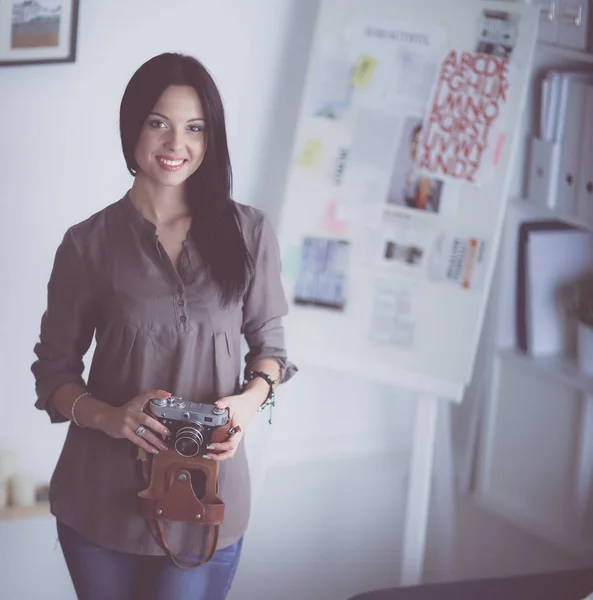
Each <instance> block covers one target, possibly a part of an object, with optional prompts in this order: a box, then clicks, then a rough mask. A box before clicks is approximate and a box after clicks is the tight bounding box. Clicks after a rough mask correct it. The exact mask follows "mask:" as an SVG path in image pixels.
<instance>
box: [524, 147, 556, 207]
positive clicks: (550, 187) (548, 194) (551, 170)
mask: <svg viewBox="0 0 593 600" xmlns="http://www.w3.org/2000/svg"><path fill="white" fill-rule="evenodd" d="M561 150H562V146H561V145H560V144H557V143H555V142H553V141H547V140H543V139H540V138H537V137H536V138H533V139H532V140H531V148H530V152H531V156H530V159H529V184H528V186H529V188H528V189H529V191H528V197H529V198H528V199H529V202H531V203H532V204H537V205H539V206H545V207H546V208H554V206H555V204H556V197H557V195H558V173H559V171H560V152H561Z"/></svg>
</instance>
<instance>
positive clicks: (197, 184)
mask: <svg viewBox="0 0 593 600" xmlns="http://www.w3.org/2000/svg"><path fill="white" fill-rule="evenodd" d="M120 132H121V142H122V148H123V153H124V157H125V160H126V164H127V167H128V170H129V172H130V173H131V174H132V175H133V177H134V182H133V185H132V187H131V189H130V190H129V191H128V192H127V193H126V194H125V195H124V196H123V198H121V199H120V200H118V201H117V202H114V203H113V204H110V205H109V206H107V207H106V208H105V209H103V210H102V211H100V212H98V213H96V214H95V215H93V216H91V217H90V218H88V219H87V220H85V221H83V222H82V223H78V224H76V225H74V226H73V227H71V228H70V229H69V230H68V231H67V232H66V234H65V236H64V239H63V241H62V243H61V244H60V246H59V248H58V250H57V253H56V257H55V261H54V267H53V270H52V274H51V277H50V281H49V284H48V304H47V310H46V312H45V313H44V315H43V319H42V323H41V334H40V340H39V343H38V344H37V345H36V346H35V352H36V354H37V360H36V361H35V363H34V364H33V366H32V370H33V373H34V375H35V378H36V386H37V403H36V406H37V408H39V409H41V410H45V411H47V413H48V415H49V417H50V419H51V420H52V422H63V421H66V420H70V421H71V424H70V427H69V429H68V435H67V438H66V441H65V444H64V448H63V451H62V453H61V456H60V459H59V461H58V464H57V466H56V469H55V471H54V474H53V477H52V480H51V485H50V502H51V511H52V513H53V514H54V515H55V516H56V518H57V523H58V534H59V539H60V543H61V546H62V549H63V551H64V556H65V558H66V563H67V565H68V568H69V570H70V574H71V576H72V580H73V583H74V586H75V588H76V591H77V595H78V597H79V598H81V599H84V600H95V599H97V600H98V599H103V598H111V599H116V598H133V597H134V598H135V597H143V598H144V597H146V598H148V597H150V598H157V599H159V600H160V599H165V598H166V599H167V600H177V599H181V598H187V597H190V596H191V597H192V598H193V599H194V600H206V599H207V600H222V599H223V598H225V596H226V594H227V592H228V590H229V588H230V585H231V582H232V579H233V576H234V573H235V569H236V566H237V561H238V559H239V554H240V550H241V543H242V539H243V535H244V533H245V531H246V529H247V522H248V518H249V503H250V485H249V476H248V469H247V458H246V453H245V449H244V444H242V443H241V441H242V437H243V433H244V431H245V430H246V428H247V427H248V425H249V422H250V420H251V419H252V417H253V416H254V414H255V413H256V412H257V410H258V409H260V408H261V407H262V405H266V404H267V403H270V402H273V398H274V388H275V386H276V385H277V384H279V383H281V382H283V381H286V380H287V379H289V378H290V377H292V375H293V374H294V373H295V372H296V367H295V366H294V365H293V364H292V363H290V362H289V361H288V359H287V354H286V350H285V346H284V333H283V326H282V318H283V317H284V316H285V315H286V313H287V310H288V307H287V304H286V301H285V296H284V291H283V289H282V284H281V280H280V258H279V252H278V244H277V241H276V237H275V235H274V232H273V230H272V227H271V225H270V223H269V221H268V219H267V218H266V217H265V216H264V214H263V213H262V212H261V211H259V210H256V209H254V208H252V207H250V206H246V205H243V204H239V203H237V202H235V201H234V200H233V199H232V198H231V166H230V160H229V152H228V147H227V138H226V129H225V122H224V111H223V107H222V101H221V98H220V95H219V93H218V90H217V88H216V85H215V84H214V81H213V79H212V77H211V76H210V74H209V73H208V71H207V70H206V69H205V68H204V67H203V66H202V65H201V63H199V62H198V61H197V60H195V59H194V58H191V57H188V56H184V55H179V54H163V55H160V56H157V57H155V58H153V59H151V60H149V61H148V62H147V63H145V64H144V65H142V66H141V67H140V68H139V69H138V71H136V73H135V74H134V75H133V77H132V78H131V80H130V82H129V84H128V86H127V88H126V91H125V93H124V96H123V99H122V102H121V106H120ZM93 334H94V335H95V337H96V349H95V352H94V355H93V360H92V364H91V368H90V375H89V378H88V382H86V383H85V382H84V381H83V379H82V377H81V375H82V372H83V367H84V365H83V363H82V358H83V356H84V355H85V353H86V351H87V350H88V348H89V345H90V342H91V339H92V337H93ZM241 334H244V335H245V338H246V341H247V344H248V346H249V352H248V353H247V355H246V356H245V365H246V367H245V371H244V373H243V375H244V383H243V385H241V386H239V385H238V381H239V375H240V366H241V356H240V336H241ZM165 390H166V391H165ZM177 397H180V398H177ZM151 400H152V402H151ZM184 401H188V402H193V403H196V404H192V405H190V404H183V406H190V407H191V406H194V407H195V406H198V405H199V408H194V409H191V408H190V409H188V410H187V416H184V417H182V418H184V419H186V421H180V423H182V424H183V427H177V423H176V422H172V421H171V420H170V419H171V418H170V417H169V421H167V420H166V419H165V416H163V415H160V416H159V414H156V413H153V412H150V411H149V409H148V408H147V406H148V407H154V406H160V405H167V406H168V402H179V403H183V402H184ZM159 403H160V404H159ZM180 405H181V404H180ZM213 405H214V406H213ZM182 412H183V411H182ZM184 414H185V412H184ZM195 415H197V416H195ZM200 415H204V419H203V421H202V420H201V417H200ZM208 415H210V416H208ZM211 415H217V418H220V419H223V418H222V416H221V415H224V419H223V421H224V422H225V427H226V429H224V432H227V431H228V432H229V433H230V432H231V431H232V432H233V433H234V434H233V435H226V437H224V436H223V437H221V436H215V435H212V437H211V438H209V439H208V440H207V441H205V440H206V430H207V429H208V428H209V426H208V425H207V423H208V422H212V416H211ZM194 416H195V418H194ZM161 417H162V418H161ZM208 419H210V421H208ZM186 426H187V427H186ZM188 427H189V429H191V431H192V432H193V433H192V435H193V438H192V439H195V440H199V451H200V453H201V456H200V455H198V456H197V457H196V462H195V465H196V469H197V468H199V467H200V465H201V467H202V468H204V469H206V470H207V471H208V472H210V473H216V474H218V475H219V480H217V484H218V481H219V482H220V497H221V498H224V518H223V519H222V523H220V522H219V523H220V526H219V527H218V529H217V532H218V533H217V537H216V536H215V537H214V538H212V537H210V536H209V535H208V531H207V530H206V529H205V528H206V527H207V526H205V525H202V524H200V523H199V521H194V522H186V519H184V520H178V519H175V518H171V517H170V518H169V519H168V523H167V528H166V541H165V538H164V537H163V536H162V535H161V536H159V535H158V532H157V531H155V529H154V528H152V527H151V525H153V524H154V523H153V522H152V521H151V520H148V521H147V520H145V519H144V518H143V516H142V514H141V512H140V510H139V505H138V495H139V493H140V492H143V491H144V490H145V489H146V488H147V485H148V479H147V477H146V475H147V474H149V473H148V472H147V471H148V470H147V469H145V468H143V466H142V465H144V467H146V466H147V465H150V464H152V465H153V467H154V465H155V464H162V463H161V462H160V461H165V460H167V461H168V460H169V459H171V461H173V462H175V460H177V459H178V457H177V454H176V453H178V450H177V448H178V447H180V446H179V444H176V442H177V441H178V439H177V437H176V436H178V435H179V432H182V431H187V429H188ZM222 429H223V428H222V426H221V427H219V432H218V433H220V431H221V430H222ZM172 431H175V432H176V433H175V434H172V433H171V432H172ZM198 434H199V435H198ZM184 435H185V434H184ZM202 441H204V443H202ZM159 453H161V454H160V456H159V457H158V461H157V457H156V456H155V455H158V454H159ZM151 455H152V457H153V458H154V460H153V461H152V463H151V461H150V458H149V459H147V458H146V457H147V456H149V457H150V456H151ZM138 457H140V458H142V459H143V463H141V461H139V460H137V458H138ZM182 458H186V457H185V456H183V457H182ZM200 461H201V462H200ZM192 464H193V463H192ZM206 466H207V467H206ZM218 469H220V471H218ZM196 472H197V471H196ZM190 475H191V477H187V475H184V479H182V480H179V481H186V482H187V483H186V484H184V485H185V486H188V485H189V486H191V487H190V488H189V489H188V488H187V487H185V488H184V490H185V493H186V495H185V496H184V498H185V501H184V502H182V503H181V505H182V506H181V508H183V509H184V510H185V511H186V512H187V501H188V498H189V499H190V504H191V502H195V503H198V504H199V503H200V502H203V504H204V505H206V504H207V502H206V500H205V496H204V491H203V490H201V489H198V487H199V486H198V487H196V486H197V484H195V482H196V481H199V478H198V477H194V475H195V473H194V472H193V471H192V472H191V473H190ZM173 479H175V481H177V479H176V478H173ZM190 481H191V483H190ZM151 485H152V479H151ZM167 485H168V486H170V487H169V488H167V490H170V489H172V488H173V484H172V483H171V481H169V483H168V484H167ZM176 485H179V484H176ZM177 489H179V488H177ZM167 493H168V492H167ZM217 493H218V490H217ZM187 494H189V496H188V495H187ZM192 507H193V504H192ZM165 510H168V509H167V508H165ZM162 512H163V510H162V509H160V513H162ZM168 514H169V513H167V515H168ZM203 514H205V513H204V512H203V511H202V510H196V511H193V512H192V513H191V518H192V519H194V517H195V519H200V518H202V515H203ZM167 515H165V516H164V517H163V518H165V517H166V516H167ZM162 531H163V530H161V532H162ZM168 555H169V556H171V557H172V558H174V561H171V560H169V556H168ZM178 557H179V558H181V559H183V561H185V562H188V563H196V562H198V561H203V560H204V559H206V561H207V562H206V564H204V565H203V566H201V567H200V568H199V569H194V570H192V569H189V570H188V569H180V568H178V567H177V564H178V562H176V561H177V558H178Z"/></svg>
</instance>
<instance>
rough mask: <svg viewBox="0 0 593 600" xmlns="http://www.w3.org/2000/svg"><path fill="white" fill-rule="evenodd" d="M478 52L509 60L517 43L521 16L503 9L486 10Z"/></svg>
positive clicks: (482, 21)
mask: <svg viewBox="0 0 593 600" xmlns="http://www.w3.org/2000/svg"><path fill="white" fill-rule="evenodd" d="M480 25H481V31H480V37H479V39H478V45H477V48H476V52H479V53H480V54H490V55H492V56H498V57H499V58H504V59H506V60H509V59H510V58H511V54H512V53H513V50H514V49H515V45H516V44H517V37H518V35H519V16H518V15H512V14H510V13H508V12H505V11H501V10H488V9H486V10H484V15H483V17H482V20H481V23H480Z"/></svg>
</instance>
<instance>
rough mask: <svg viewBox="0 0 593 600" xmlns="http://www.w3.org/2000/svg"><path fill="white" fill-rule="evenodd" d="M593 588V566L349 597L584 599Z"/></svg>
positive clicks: (367, 599)
mask: <svg viewBox="0 0 593 600" xmlns="http://www.w3.org/2000/svg"><path fill="white" fill-rule="evenodd" d="M592 592H593V567H591V568H588V569H577V570H571V571H558V572H552V573H542V574H535V575H519V576H515V577H501V578H493V579H478V580H468V581H459V582H451V583H441V584H430V585H419V586H412V587H401V588H393V589H388V590H377V591H375V592H368V593H366V594H360V595H358V596H354V597H353V598H350V599H349V600H437V599H438V600H532V599H533V600H583V598H586V597H587V596H588V595H589V594H591V593H592Z"/></svg>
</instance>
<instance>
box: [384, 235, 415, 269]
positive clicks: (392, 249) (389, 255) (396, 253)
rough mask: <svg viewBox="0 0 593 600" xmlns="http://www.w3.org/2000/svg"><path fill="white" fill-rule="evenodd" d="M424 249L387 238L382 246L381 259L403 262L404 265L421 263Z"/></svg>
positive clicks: (389, 261) (388, 261)
mask: <svg viewBox="0 0 593 600" xmlns="http://www.w3.org/2000/svg"><path fill="white" fill-rule="evenodd" d="M423 256H424V250H423V249H422V248H419V247H418V246H409V245H407V244H399V243H398V242H394V241H392V240H387V241H386V242H385V246H384V248H383V259H384V260H385V262H387V263H391V262H393V263H403V264H406V265H419V264H421V263H422V257H423Z"/></svg>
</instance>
